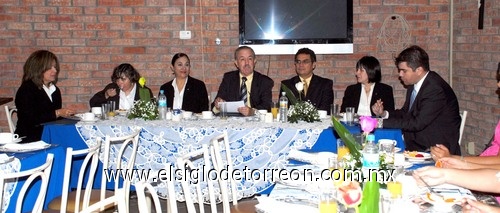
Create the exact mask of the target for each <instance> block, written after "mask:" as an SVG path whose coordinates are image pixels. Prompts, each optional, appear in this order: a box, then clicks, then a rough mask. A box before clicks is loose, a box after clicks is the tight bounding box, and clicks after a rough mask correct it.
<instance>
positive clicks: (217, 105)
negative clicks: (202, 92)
mask: <svg viewBox="0 0 500 213" xmlns="http://www.w3.org/2000/svg"><path fill="white" fill-rule="evenodd" d="M222 102H225V100H224V99H222V98H220V97H217V98H215V101H214V107H215V108H216V109H217V110H220V109H219V103H222Z"/></svg>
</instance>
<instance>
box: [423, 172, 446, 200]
mask: <svg viewBox="0 0 500 213" xmlns="http://www.w3.org/2000/svg"><path fill="white" fill-rule="evenodd" d="M418 178H419V179H420V180H421V181H422V183H424V184H425V187H427V189H428V190H429V192H430V193H432V194H434V195H436V196H439V197H441V199H443V200H444V196H443V195H441V194H439V193H437V192H436V191H434V189H432V187H431V186H429V184H427V182H425V180H424V179H423V178H422V177H421V176H418Z"/></svg>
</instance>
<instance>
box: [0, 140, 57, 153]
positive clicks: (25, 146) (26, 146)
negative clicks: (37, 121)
mask: <svg viewBox="0 0 500 213" xmlns="http://www.w3.org/2000/svg"><path fill="white" fill-rule="evenodd" d="M49 146H50V144H48V143H45V142H44V141H35V142H31V143H10V144H5V145H3V149H6V150H19V151H26V150H38V149H44V148H47V147H49Z"/></svg>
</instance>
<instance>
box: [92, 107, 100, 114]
mask: <svg viewBox="0 0 500 213" xmlns="http://www.w3.org/2000/svg"><path fill="white" fill-rule="evenodd" d="M91 112H92V113H94V115H96V116H100V115H101V114H102V109H101V107H92V109H91Z"/></svg>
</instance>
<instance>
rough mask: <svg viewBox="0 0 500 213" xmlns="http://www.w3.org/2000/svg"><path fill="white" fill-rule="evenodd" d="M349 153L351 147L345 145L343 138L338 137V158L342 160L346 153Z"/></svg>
mask: <svg viewBox="0 0 500 213" xmlns="http://www.w3.org/2000/svg"><path fill="white" fill-rule="evenodd" d="M346 154H349V148H347V146H346V145H345V143H344V141H343V140H342V139H337V158H338V160H339V161H340V160H342V158H343V157H344V155H346Z"/></svg>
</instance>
